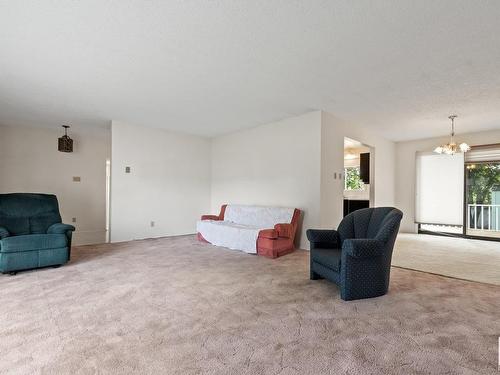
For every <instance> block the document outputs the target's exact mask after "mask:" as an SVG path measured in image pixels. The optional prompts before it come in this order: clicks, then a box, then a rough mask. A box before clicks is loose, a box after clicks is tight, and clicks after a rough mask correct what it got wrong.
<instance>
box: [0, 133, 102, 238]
mask: <svg viewBox="0 0 500 375" xmlns="http://www.w3.org/2000/svg"><path fill="white" fill-rule="evenodd" d="M109 133H110V132H109V129H102V131H100V132H97V131H93V132H92V133H85V132H82V131H78V130H75V128H72V129H70V136H71V138H73V139H74V151H73V153H63V152H59V151H57V138H59V137H60V136H61V135H62V134H63V133H62V129H61V130H53V129H43V128H28V127H11V126H3V127H0V192H1V193H11V192H39V193H51V194H55V195H57V198H58V200H59V206H60V211H61V216H62V219H63V222H65V223H68V224H73V225H75V226H76V232H75V233H74V244H77V245H78V244H90V243H101V242H104V241H105V234H106V232H105V228H106V159H107V158H109V156H110V139H109ZM73 176H79V177H81V182H73ZM74 217H75V218H76V220H77V222H76V223H72V221H71V220H72V218H74Z"/></svg>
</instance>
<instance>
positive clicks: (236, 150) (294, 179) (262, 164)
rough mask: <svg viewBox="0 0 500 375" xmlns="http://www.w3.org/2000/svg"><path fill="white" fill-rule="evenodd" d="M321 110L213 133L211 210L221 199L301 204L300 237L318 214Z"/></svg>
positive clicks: (301, 239) (302, 240)
mask: <svg viewBox="0 0 500 375" xmlns="http://www.w3.org/2000/svg"><path fill="white" fill-rule="evenodd" d="M320 137H321V112H319V111H317V112H310V113H306V114H304V115H302V116H297V117H293V118H289V119H286V120H282V121H278V122H274V123H270V124H266V125H262V126H258V127H256V128H252V129H247V130H243V131H239V132H237V133H233V134H229V135H225V136H221V137H216V138H214V139H212V199H211V202H212V211H211V212H212V213H218V212H219V210H220V206H221V205H222V204H225V203H239V204H251V205H272V206H284V207H294V208H299V209H301V210H303V213H302V218H303V223H302V229H301V233H299V235H298V237H299V238H298V243H299V244H300V247H301V248H303V249H308V248H309V244H308V242H307V239H306V236H305V230H306V229H307V228H312V227H317V226H318V225H319V224H320V223H319V216H320V206H319V204H320V202H319V192H320V185H319V184H320V164H321V158H320Z"/></svg>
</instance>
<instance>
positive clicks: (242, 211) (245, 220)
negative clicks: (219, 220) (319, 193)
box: [224, 204, 295, 229]
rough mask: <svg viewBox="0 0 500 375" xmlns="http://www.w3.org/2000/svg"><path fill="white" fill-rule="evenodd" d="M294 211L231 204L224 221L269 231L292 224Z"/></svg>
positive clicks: (281, 208) (227, 208) (282, 208)
mask: <svg viewBox="0 0 500 375" xmlns="http://www.w3.org/2000/svg"><path fill="white" fill-rule="evenodd" d="M294 211H295V209H294V208H284V207H266V206H245V205H238V204H230V205H228V206H227V207H226V211H225V213H224V221H228V222H231V223H236V224H242V225H248V226H254V227H259V228H261V229H267V228H274V226H275V225H276V224H279V223H290V222H291V221H292V217H293V213H294Z"/></svg>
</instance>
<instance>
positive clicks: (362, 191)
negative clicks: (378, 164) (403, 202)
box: [343, 137, 374, 216]
mask: <svg viewBox="0 0 500 375" xmlns="http://www.w3.org/2000/svg"><path fill="white" fill-rule="evenodd" d="M373 154H374V153H373V151H372V148H371V147H370V146H367V145H365V144H363V143H361V142H359V141H357V140H355V139H352V138H347V137H345V138H344V193H343V199H344V203H343V210H344V216H346V215H348V214H349V213H351V212H353V211H356V210H359V209H361V208H367V207H371V206H373V196H374V195H373V186H374V184H373V177H374V174H373V164H374V163H373V161H374V160H373Z"/></svg>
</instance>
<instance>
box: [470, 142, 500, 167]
mask: <svg viewBox="0 0 500 375" xmlns="http://www.w3.org/2000/svg"><path fill="white" fill-rule="evenodd" d="M465 161H466V162H468V163H478V162H485V161H500V145H492V146H476V147H473V148H472V150H470V151H469V152H467V153H466V154H465Z"/></svg>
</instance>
